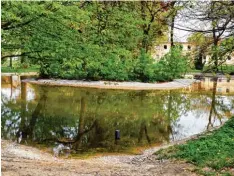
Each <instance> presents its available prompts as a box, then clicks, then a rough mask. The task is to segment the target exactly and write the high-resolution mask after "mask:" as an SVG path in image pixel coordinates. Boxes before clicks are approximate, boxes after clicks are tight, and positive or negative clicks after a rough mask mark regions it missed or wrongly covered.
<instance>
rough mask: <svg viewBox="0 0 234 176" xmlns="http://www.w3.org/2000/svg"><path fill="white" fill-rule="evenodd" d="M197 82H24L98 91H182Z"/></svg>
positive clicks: (51, 80)
mask: <svg viewBox="0 0 234 176" xmlns="http://www.w3.org/2000/svg"><path fill="white" fill-rule="evenodd" d="M196 81H197V80H194V79H175V80H174V81H171V82H164V83H142V82H113V81H82V80H62V79H38V80H35V79H25V80H23V82H27V83H31V84H39V85H50V86H69V87H89V88H97V89H125V90H164V89H166V90H167V89H168V90H170V89H180V88H185V87H188V86H190V85H192V84H193V83H194V82H196Z"/></svg>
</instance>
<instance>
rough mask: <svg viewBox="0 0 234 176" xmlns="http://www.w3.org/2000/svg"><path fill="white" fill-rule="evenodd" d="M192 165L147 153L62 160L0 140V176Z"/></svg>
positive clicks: (162, 171)
mask: <svg viewBox="0 0 234 176" xmlns="http://www.w3.org/2000/svg"><path fill="white" fill-rule="evenodd" d="M192 170H193V166H192V165H189V164H187V163H176V162H175V161H169V160H156V156H155V155H152V151H151V152H145V153H144V154H142V155H121V156H105V157H96V158H92V159H85V160H82V159H63V158H55V157H54V156H53V155H50V154H48V153H45V152H43V151H40V150H38V149H35V148H32V147H29V146H24V145H19V144H16V143H12V142H9V141H6V140H2V175H3V176H13V175H28V176H29V175H32V176H41V175H56V176H58V175H61V176H72V175H84V176H88V175H90V176H93V175H101V176H109V175H126V176H127V175H133V176H134V175H137V176H139V175H195V174H194V173H192V172H191V171H192Z"/></svg>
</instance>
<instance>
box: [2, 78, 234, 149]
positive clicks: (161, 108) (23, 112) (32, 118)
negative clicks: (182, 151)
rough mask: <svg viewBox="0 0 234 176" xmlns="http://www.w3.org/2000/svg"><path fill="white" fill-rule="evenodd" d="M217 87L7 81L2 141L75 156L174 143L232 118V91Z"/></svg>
mask: <svg viewBox="0 0 234 176" xmlns="http://www.w3.org/2000/svg"><path fill="white" fill-rule="evenodd" d="M204 81H205V80H204ZM219 83H220V82H219V81H218V82H217V81H216V80H214V81H213V82H212V84H213V87H214V89H212V91H207V89H206V88H204V85H206V83H204V82H201V83H197V84H194V85H193V86H192V87H190V88H189V89H188V90H187V89H184V90H170V91H126V90H125V91H122V90H100V89H81V88H71V87H46V86H36V85H30V84H28V83H22V84H20V85H19V86H18V87H15V88H12V83H11V82H10V83H8V82H5V83H4V82H2V90H1V95H2V96H1V100H2V114H1V115H2V137H3V138H5V139H11V140H14V141H18V142H20V143H31V144H35V143H39V144H46V145H48V146H54V145H59V144H63V145H64V146H69V147H70V148H72V150H73V151H75V152H77V153H81V152H96V151H99V152H102V151H109V152H120V151H126V150H127V149H129V148H131V147H136V146H148V145H152V144H156V143H163V142H169V141H172V140H178V139H182V138H185V137H188V136H190V135H193V134H196V133H199V132H202V131H204V130H206V129H208V128H210V127H213V126H217V125H220V124H221V123H223V122H224V121H225V120H227V119H228V118H229V117H231V115H233V114H234V107H233V105H234V96H233V94H232V93H233V92H232V89H230V92H229V93H226V92H225V94H220V92H218V93H217V87H218V86H219ZM229 84H232V82H229ZM9 92H10V93H9ZM117 129H118V130H120V134H121V136H120V140H119V141H118V142H116V141H115V137H114V134H115V130H117Z"/></svg>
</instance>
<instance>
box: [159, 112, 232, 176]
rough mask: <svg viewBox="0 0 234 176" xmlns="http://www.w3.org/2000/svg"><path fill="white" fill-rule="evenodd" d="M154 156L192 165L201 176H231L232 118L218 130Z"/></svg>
mask: <svg viewBox="0 0 234 176" xmlns="http://www.w3.org/2000/svg"><path fill="white" fill-rule="evenodd" d="M156 154H157V155H158V158H177V159H182V160H185V161H187V162H189V163H192V164H194V165H195V166H197V168H198V169H197V172H198V173H199V174H202V175H232V174H233V173H232V174H231V173H230V172H229V171H230V169H234V117H233V118H231V119H230V120H229V121H228V122H226V124H225V125H224V126H222V127H221V128H220V129H218V130H215V131H213V132H210V133H207V134H206V135H203V136H201V137H199V138H198V139H195V140H190V141H188V142H187V143H185V144H182V145H175V146H172V147H170V148H168V149H164V150H160V151H158V152H157V153H156Z"/></svg>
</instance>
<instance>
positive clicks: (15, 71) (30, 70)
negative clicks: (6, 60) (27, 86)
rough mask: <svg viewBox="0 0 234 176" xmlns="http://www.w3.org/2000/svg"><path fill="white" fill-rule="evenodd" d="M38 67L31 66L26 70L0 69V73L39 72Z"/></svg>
mask: <svg viewBox="0 0 234 176" xmlns="http://www.w3.org/2000/svg"><path fill="white" fill-rule="evenodd" d="M39 69H40V68H39V67H38V66H32V67H28V68H17V67H16V68H14V67H13V68H10V67H1V72H2V73H25V72H39Z"/></svg>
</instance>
